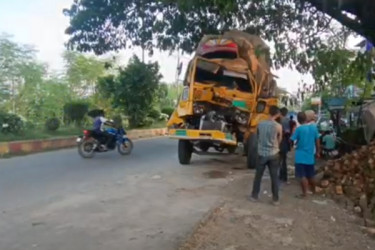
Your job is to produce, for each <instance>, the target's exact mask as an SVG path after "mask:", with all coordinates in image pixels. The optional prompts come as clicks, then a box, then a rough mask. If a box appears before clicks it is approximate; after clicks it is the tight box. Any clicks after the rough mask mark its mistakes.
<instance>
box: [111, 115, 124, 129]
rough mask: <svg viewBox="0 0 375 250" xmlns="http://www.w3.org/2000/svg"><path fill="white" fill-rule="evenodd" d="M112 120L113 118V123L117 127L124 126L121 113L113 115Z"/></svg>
mask: <svg viewBox="0 0 375 250" xmlns="http://www.w3.org/2000/svg"><path fill="white" fill-rule="evenodd" d="M112 120H113V123H114V124H115V126H116V127H122V126H123V124H122V117H121V115H115V116H113V118H112Z"/></svg>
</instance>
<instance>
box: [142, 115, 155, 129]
mask: <svg viewBox="0 0 375 250" xmlns="http://www.w3.org/2000/svg"><path fill="white" fill-rule="evenodd" d="M153 123H154V119H152V118H151V117H146V118H145V119H143V121H142V122H141V123H139V124H138V127H148V126H151V125H152V124H153Z"/></svg>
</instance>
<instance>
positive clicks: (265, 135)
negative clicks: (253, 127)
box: [250, 106, 282, 205]
mask: <svg viewBox="0 0 375 250" xmlns="http://www.w3.org/2000/svg"><path fill="white" fill-rule="evenodd" d="M269 114H270V117H269V119H268V120H265V121H262V122H261V123H259V124H258V128H257V135H258V157H259V159H258V161H257V168H256V174H255V178H254V183H253V191H252V193H251V197H250V200H252V201H257V200H258V198H259V192H260V185H261V182H262V177H263V174H264V170H265V169H266V166H268V170H269V172H270V175H271V186H272V195H273V199H272V201H273V204H274V205H279V183H278V182H279V180H278V174H279V151H280V150H279V145H280V143H281V139H282V127H281V125H280V124H279V123H277V122H276V120H277V119H278V118H279V117H280V110H279V108H278V107H276V106H271V107H270V109H269Z"/></svg>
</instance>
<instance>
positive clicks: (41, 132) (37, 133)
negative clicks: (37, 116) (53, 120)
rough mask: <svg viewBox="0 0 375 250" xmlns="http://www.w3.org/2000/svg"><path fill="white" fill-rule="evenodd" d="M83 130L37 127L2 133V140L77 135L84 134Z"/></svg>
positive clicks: (0, 135) (0, 140) (0, 138)
mask: <svg viewBox="0 0 375 250" xmlns="http://www.w3.org/2000/svg"><path fill="white" fill-rule="evenodd" d="M82 130H83V129H82V128H77V127H61V128H59V129H58V130H57V131H47V130H45V129H38V128H36V129H32V130H27V131H24V132H23V133H22V134H0V142H9V141H24V140H37V139H49V138H55V137H68V136H75V135H80V134H82Z"/></svg>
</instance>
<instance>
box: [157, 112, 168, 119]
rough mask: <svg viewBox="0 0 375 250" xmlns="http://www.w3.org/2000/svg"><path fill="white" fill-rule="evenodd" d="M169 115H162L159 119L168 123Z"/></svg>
mask: <svg viewBox="0 0 375 250" xmlns="http://www.w3.org/2000/svg"><path fill="white" fill-rule="evenodd" d="M168 118H169V115H167V114H164V113H161V114H160V117H159V121H168Z"/></svg>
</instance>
